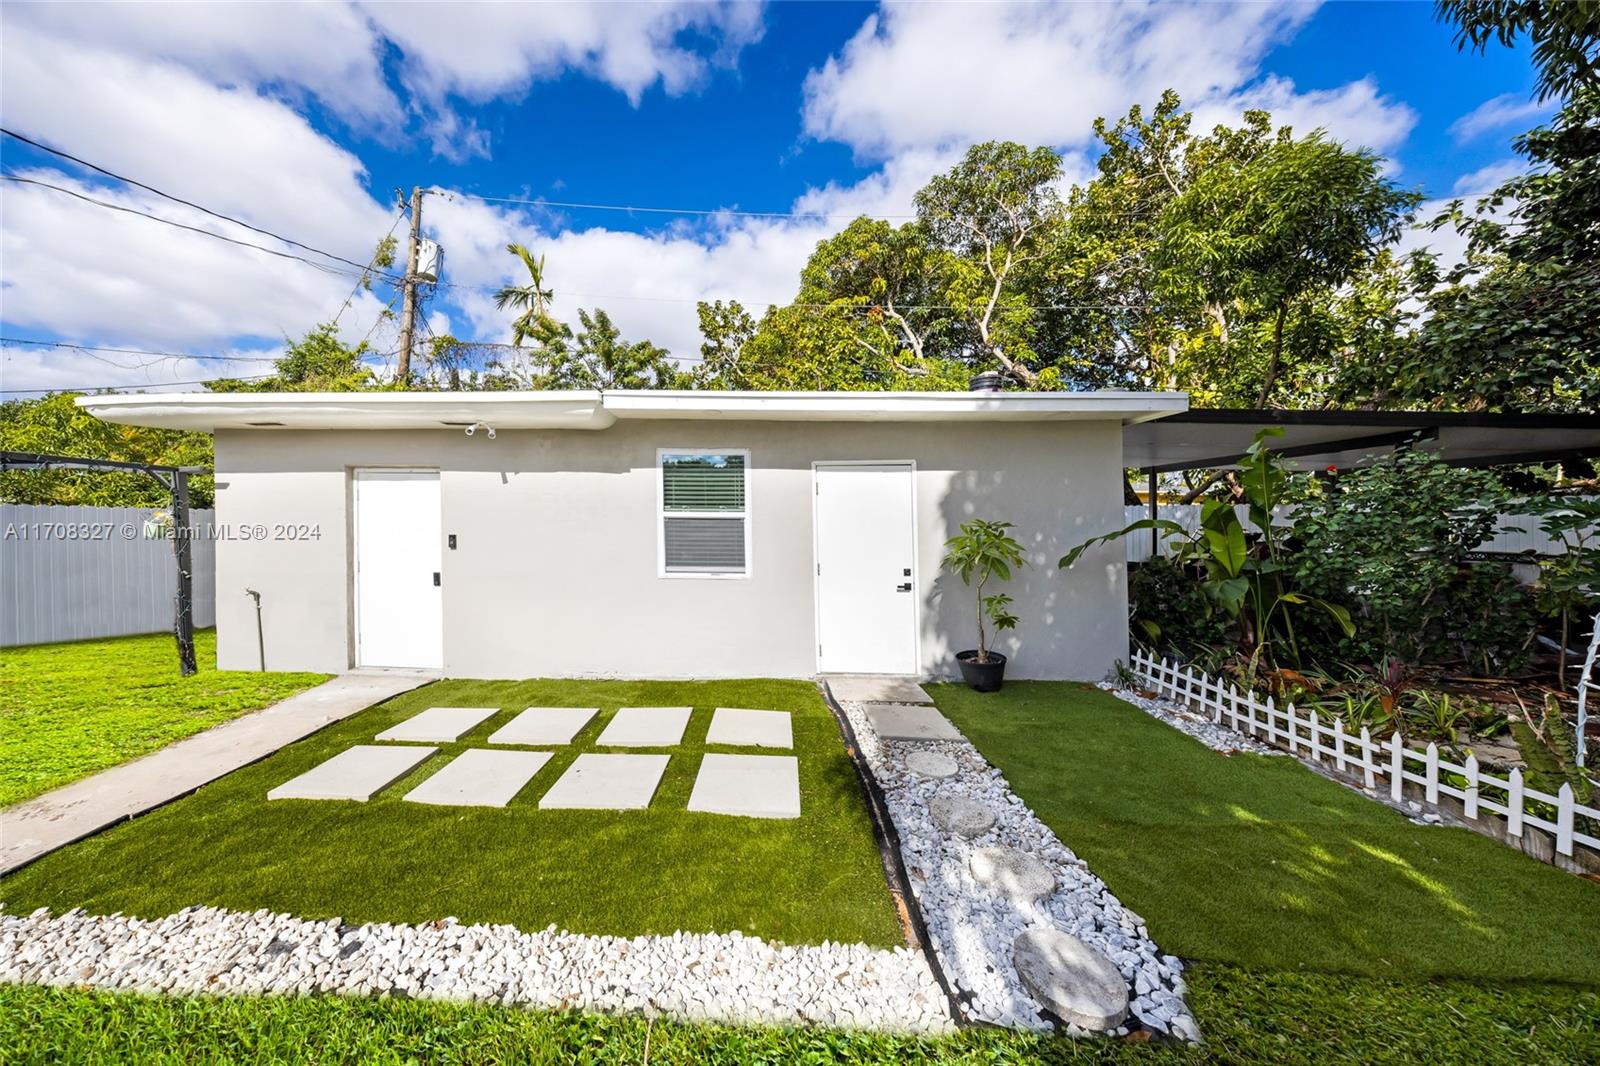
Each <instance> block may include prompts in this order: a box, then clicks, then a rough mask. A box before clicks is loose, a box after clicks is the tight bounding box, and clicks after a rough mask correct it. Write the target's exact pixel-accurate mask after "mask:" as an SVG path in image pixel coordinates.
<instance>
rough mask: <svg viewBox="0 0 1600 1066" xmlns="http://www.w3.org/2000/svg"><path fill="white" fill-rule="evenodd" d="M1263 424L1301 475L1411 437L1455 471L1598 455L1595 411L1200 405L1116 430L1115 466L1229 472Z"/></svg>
mask: <svg viewBox="0 0 1600 1066" xmlns="http://www.w3.org/2000/svg"><path fill="white" fill-rule="evenodd" d="M1265 426H1281V427H1282V428H1283V431H1284V432H1283V435H1282V436H1280V437H1273V438H1271V439H1270V445H1271V447H1272V449H1273V450H1274V451H1276V452H1278V453H1279V454H1280V455H1282V456H1284V457H1285V458H1286V459H1288V460H1289V463H1290V465H1291V466H1293V467H1294V468H1296V469H1300V470H1324V469H1326V468H1328V467H1330V466H1333V467H1338V468H1340V469H1344V468H1346V467H1351V466H1355V465H1357V464H1359V463H1360V462H1362V461H1363V460H1364V459H1367V458H1369V457H1371V456H1373V455H1377V454H1383V453H1385V452H1389V451H1392V450H1393V449H1395V448H1396V447H1399V446H1400V445H1402V444H1405V443H1407V442H1410V441H1414V440H1418V439H1419V438H1420V440H1421V441H1422V442H1423V446H1425V447H1428V448H1431V449H1433V450H1435V451H1437V452H1438V453H1439V454H1440V455H1441V456H1442V457H1443V458H1444V460H1445V461H1446V462H1447V463H1450V464H1451V465H1453V466H1495V465H1508V464H1514V463H1533V462H1557V461H1562V460H1572V459H1587V458H1594V457H1600V415H1588V414H1496V413H1490V412H1459V411H1458V412H1437V411H1347V410H1338V411H1272V410H1254V409H1216V408H1203V409H1195V410H1189V411H1182V412H1178V413H1175V414H1172V415H1169V416H1168V417H1166V418H1163V419H1161V420H1160V421H1158V422H1145V423H1140V424H1138V425H1132V426H1129V427H1127V428H1126V429H1124V430H1123V434H1122V455H1123V462H1124V463H1125V464H1126V465H1127V466H1132V467H1138V468H1139V469H1140V470H1143V471H1145V472H1146V473H1151V472H1154V473H1169V472H1173V471H1179V470H1201V469H1218V468H1223V467H1229V466H1233V465H1236V463H1237V461H1238V459H1239V458H1240V456H1242V455H1243V454H1244V451H1245V449H1246V448H1248V447H1249V446H1250V442H1251V440H1252V438H1254V436H1255V434H1256V433H1257V431H1259V430H1260V429H1262V428H1263V427H1265Z"/></svg>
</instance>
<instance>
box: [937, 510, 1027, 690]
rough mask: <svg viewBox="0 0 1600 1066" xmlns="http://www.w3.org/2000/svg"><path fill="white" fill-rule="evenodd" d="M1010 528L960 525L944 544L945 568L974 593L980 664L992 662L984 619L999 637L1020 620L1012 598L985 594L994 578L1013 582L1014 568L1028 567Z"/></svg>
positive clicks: (986, 523) (983, 522)
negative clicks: (1015, 611) (1012, 604)
mask: <svg viewBox="0 0 1600 1066" xmlns="http://www.w3.org/2000/svg"><path fill="white" fill-rule="evenodd" d="M1011 528H1012V526H1011V523H1010V522H990V521H986V520H984V519H981V518H979V519H974V520H973V521H971V522H963V523H961V532H960V533H958V534H957V535H955V536H953V537H951V538H950V539H949V540H947V541H945V544H944V547H945V556H944V563H943V566H944V568H945V569H946V570H951V571H954V572H955V573H956V574H957V575H959V576H960V578H961V581H962V583H963V584H965V585H967V586H968V587H969V588H972V589H973V592H974V596H975V602H976V607H977V621H978V658H977V661H978V662H980V663H987V662H988V661H989V636H988V631H987V628H986V627H985V625H984V619H988V623H989V625H992V626H993V627H994V629H995V632H996V633H999V632H1003V631H1005V630H1007V629H1015V628H1016V627H1017V616H1016V615H1014V614H1012V613H1011V597H1010V596H1008V595H1006V594H1005V593H1003V592H997V593H995V594H994V595H992V596H985V595H984V594H983V589H984V586H985V585H987V584H988V583H989V579H990V578H991V577H998V578H999V579H1000V580H1001V581H1010V580H1011V570H1012V568H1013V567H1016V568H1018V569H1020V568H1022V567H1023V566H1026V565H1027V561H1026V560H1025V559H1024V558H1023V557H1022V545H1021V544H1018V543H1017V541H1016V540H1015V539H1014V538H1013V537H1012V536H1011V534H1010V533H1008V532H1006V531H1007V530H1009V529H1011ZM974 578H976V582H974Z"/></svg>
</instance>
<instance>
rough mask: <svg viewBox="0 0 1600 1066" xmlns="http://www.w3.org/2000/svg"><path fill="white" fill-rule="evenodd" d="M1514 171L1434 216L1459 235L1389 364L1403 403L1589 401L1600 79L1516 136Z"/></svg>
mask: <svg viewBox="0 0 1600 1066" xmlns="http://www.w3.org/2000/svg"><path fill="white" fill-rule="evenodd" d="M1514 143H1515V146H1516V149H1517V151H1518V152H1520V153H1521V154H1522V155H1523V156H1524V157H1526V159H1527V161H1528V167H1529V169H1528V171H1527V172H1526V173H1525V174H1522V175H1519V176H1517V177H1514V178H1511V179H1510V180H1508V181H1506V182H1504V183H1502V184H1501V185H1500V186H1499V187H1498V188H1496V189H1495V190H1494V191H1493V192H1492V193H1490V194H1489V195H1488V196H1486V197H1484V198H1482V199H1481V200H1479V201H1478V202H1477V204H1476V205H1473V206H1471V207H1470V208H1469V206H1468V205H1466V204H1464V203H1462V202H1460V201H1457V202H1455V203H1452V204H1451V205H1450V207H1449V208H1448V209H1447V210H1446V211H1445V212H1444V213H1443V214H1441V216H1440V217H1439V218H1438V219H1436V220H1435V222H1434V225H1435V226H1438V227H1446V226H1448V227H1454V228H1455V229H1457V230H1458V231H1459V232H1461V233H1462V234H1464V235H1465V236H1466V238H1467V252H1466V256H1465V258H1464V259H1463V261H1462V262H1461V263H1460V264H1458V265H1457V266H1456V267H1454V268H1453V269H1452V270H1451V271H1450V272H1449V273H1448V274H1447V275H1446V277H1445V284H1444V285H1442V286H1441V287H1439V288H1438V289H1436V290H1434V291H1432V292H1430V293H1428V294H1427V297H1426V302H1427V310H1428V316H1427V318H1426V320H1425V321H1424V322H1423V324H1422V325H1421V327H1420V329H1419V331H1418V335H1417V343H1416V345H1415V346H1414V348H1413V350H1412V351H1411V352H1410V353H1409V356H1408V357H1407V358H1406V359H1404V360H1403V361H1402V362H1401V363H1400V364H1399V365H1398V366H1397V368H1396V374H1395V388H1396V393H1397V395H1398V396H1399V397H1400V398H1402V399H1403V400H1405V401H1407V402H1411V403H1422V404H1431V405H1436V406H1449V407H1468V408H1483V409H1488V410H1570V411H1595V410H1600V329H1597V328H1596V323H1597V322H1600V86H1585V87H1583V88H1581V89H1579V90H1578V91H1577V92H1576V93H1575V94H1574V95H1573V97H1572V98H1571V99H1570V100H1569V101H1567V103H1566V104H1565V106H1563V107H1562V108H1561V110H1560V111H1559V112H1558V113H1557V114H1556V116H1555V118H1554V119H1553V120H1552V121H1551V122H1550V123H1549V124H1548V125H1546V126H1541V127H1539V128H1538V129H1535V130H1532V131H1531V132H1529V133H1526V134H1523V135H1522V136H1520V137H1518V138H1517V139H1516V141H1515V142H1514Z"/></svg>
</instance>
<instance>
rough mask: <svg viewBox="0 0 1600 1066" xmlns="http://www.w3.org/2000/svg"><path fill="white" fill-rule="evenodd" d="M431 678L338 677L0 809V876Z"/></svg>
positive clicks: (396, 673)
mask: <svg viewBox="0 0 1600 1066" xmlns="http://www.w3.org/2000/svg"><path fill="white" fill-rule="evenodd" d="M434 680H437V677H436V676H435V675H433V674H423V673H415V672H411V671H400V670H381V671H380V670H373V671H361V672H358V673H349V674H341V675H340V676H339V677H336V678H334V679H333V680H331V681H326V682H324V683H322V684H320V685H318V686H317V687H316V688H313V689H307V690H306V691H305V692H301V693H299V694H297V695H294V696H290V697H289V698H288V699H286V700H283V701H282V702H279V703H275V704H273V705H272V706H271V707H267V708H265V709H263V710H259V711H254V712H252V713H250V714H246V715H243V716H241V717H239V718H235V719H233V720H232V721H230V722H224V723H223V724H222V725H219V726H214V727H213V728H211V729H208V730H206V731H205V732H204V733H197V734H195V735H194V736H192V737H186V738H185V739H183V740H180V741H177V742H176V743H173V744H168V745H167V746H166V747H164V748H162V749H161V750H160V751H155V752H152V753H150V754H149V755H146V756H143V757H142V758H138V759H135V760H133V761H132V762H128V763H123V764H122V765H121V766H113V767H112V768H111V769H109V770H102V771H100V772H99V773H97V774H94V775H93V776H91V777H86V778H84V779H83V780H81V781H75V782H73V783H72V784H70V785H64V786H62V787H61V788H58V789H56V790H55V791H54V792H47V793H45V794H44V795H43V796H40V797H38V798H37V799H32V800H28V801H27V802H26V803H19V804H17V805H16V806H15V807H8V808H6V809H5V810H4V811H0V874H7V873H10V872H11V871H12V870H15V869H16V868H17V867H19V866H22V865H24V864H26V863H30V862H32V861H33V860H34V859H37V858H38V857H39V856H41V855H47V854H49V853H50V852H52V851H54V850H56V849H57V848H59V847H62V846H64V845H66V844H70V843H72V842H73V841H74V840H81V839H82V838H84V837H86V836H88V835H89V834H91V833H97V832H99V831H100V830H102V829H104V828H105V827H106V826H108V825H111V824H112V823H114V822H119V821H121V820H122V819H124V818H131V817H133V816H134V815H136V814H142V813H144V812H145V811H148V810H150V809H151V808H153V807H159V806H161V805H162V804H163V803H167V802H170V801H171V800H175V799H177V798H178V797H179V796H183V795H185V794H187V793H190V792H193V791H194V790H195V789H197V788H199V787H200V786H201V785H204V784H206V783H207V782H209V781H215V780H216V779H217V778H219V777H221V776H223V775H224V774H229V773H232V772H233V771H235V770H237V769H239V767H241V766H245V765H248V764H249V763H253V762H255V761H256V760H257V759H263V758H265V757H266V756H268V755H271V754H272V753H273V752H275V751H277V750H278V749H279V748H281V747H283V746H284V745H286V744H292V743H294V742H295V741H297V740H299V739H301V738H302V737H307V736H310V735H311V734H312V733H315V732H316V731H317V730H319V729H321V728H323V727H324V726H327V725H331V724H333V723H334V722H337V721H339V720H341V719H344V718H348V717H350V716H351V715H352V714H355V713H356V712H357V711H360V710H364V709H365V708H367V707H370V706H372V705H373V704H374V703H381V702H383V701H384V700H386V699H389V698H390V697H392V696H398V695H399V694H400V693H402V692H409V691H410V690H412V689H414V688H416V687H417V686H418V685H425V684H427V683H428V682H429V681H434Z"/></svg>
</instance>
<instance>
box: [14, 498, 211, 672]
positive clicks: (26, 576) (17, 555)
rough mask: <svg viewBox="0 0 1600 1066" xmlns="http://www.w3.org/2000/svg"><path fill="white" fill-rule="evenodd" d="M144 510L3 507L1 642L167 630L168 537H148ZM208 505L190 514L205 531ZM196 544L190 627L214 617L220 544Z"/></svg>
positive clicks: (172, 584)
mask: <svg viewBox="0 0 1600 1066" xmlns="http://www.w3.org/2000/svg"><path fill="white" fill-rule="evenodd" d="M155 513H156V512H155V511H154V510H153V509H150V508H143V507H50V506H34V505H30V504H12V503H8V504H0V537H3V539H0V647H8V648H9V647H16V646H18V645H22V644H49V643H52V642H54V641H60V640H86V639H89V638H94V637H117V636H126V635H129V634H134V633H160V632H164V631H168V630H170V629H172V622H173V601H174V600H175V598H176V596H177V585H178V565H177V562H176V560H174V558H173V554H172V541H171V540H169V539H166V538H159V539H148V538H147V537H146V536H145V528H144V525H145V521H146V520H147V519H148V518H149V517H150V516H151V515H153V514H155ZM214 514H215V512H213V511H210V510H196V511H191V512H190V516H191V517H190V524H191V526H192V527H193V528H196V529H198V530H200V531H202V532H204V531H206V530H209V529H210V528H211V525H212V520H213V516H214ZM192 543H193V547H194V564H193V565H194V624H195V627H196V628H202V627H206V626H212V625H215V624H216V615H217V611H216V601H217V597H216V589H217V581H216V575H217V551H216V543H215V542H214V541H213V540H212V539H211V538H210V537H207V536H196V537H195V538H194V540H193V542H192Z"/></svg>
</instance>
